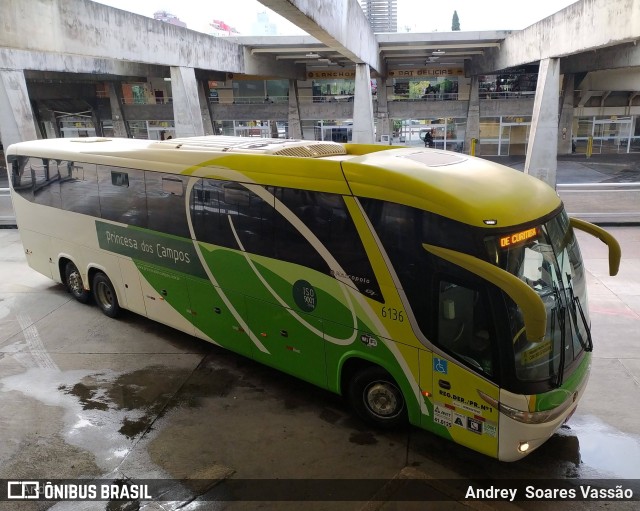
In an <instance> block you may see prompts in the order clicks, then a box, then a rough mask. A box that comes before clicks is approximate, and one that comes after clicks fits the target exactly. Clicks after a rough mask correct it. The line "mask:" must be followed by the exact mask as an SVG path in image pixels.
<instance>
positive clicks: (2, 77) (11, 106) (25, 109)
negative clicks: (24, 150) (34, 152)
mask: <svg viewBox="0 0 640 511" xmlns="http://www.w3.org/2000/svg"><path fill="white" fill-rule="evenodd" d="M0 137H2V145H3V146H4V148H5V149H6V148H7V147H8V146H9V145H11V144H15V143H16V142H23V141H25V140H35V139H37V138H38V132H37V130H36V123H35V117H34V115H33V111H32V110H31V103H30V102H29V92H28V91H27V82H26V80H25V78H24V72H23V71H22V70H10V69H2V70H0Z"/></svg>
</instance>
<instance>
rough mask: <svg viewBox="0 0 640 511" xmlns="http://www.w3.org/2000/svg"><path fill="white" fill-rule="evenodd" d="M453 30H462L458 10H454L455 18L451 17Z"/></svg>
mask: <svg viewBox="0 0 640 511" xmlns="http://www.w3.org/2000/svg"><path fill="white" fill-rule="evenodd" d="M451 30H460V19H459V18H458V11H453V18H452V19H451Z"/></svg>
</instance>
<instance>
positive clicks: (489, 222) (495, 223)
mask: <svg viewBox="0 0 640 511" xmlns="http://www.w3.org/2000/svg"><path fill="white" fill-rule="evenodd" d="M483 222H484V223H485V224H486V225H498V221H497V220H493V219H490V220H483Z"/></svg>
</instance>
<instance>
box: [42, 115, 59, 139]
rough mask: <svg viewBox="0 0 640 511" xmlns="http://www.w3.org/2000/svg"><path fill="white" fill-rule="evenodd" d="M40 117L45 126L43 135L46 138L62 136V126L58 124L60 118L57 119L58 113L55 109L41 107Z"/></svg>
mask: <svg viewBox="0 0 640 511" xmlns="http://www.w3.org/2000/svg"><path fill="white" fill-rule="evenodd" d="M40 118H41V119H42V125H43V126H44V133H43V135H44V136H45V137H46V138H62V133H61V132H60V126H58V119H56V114H55V112H54V111H53V110H51V109H49V108H41V109H40Z"/></svg>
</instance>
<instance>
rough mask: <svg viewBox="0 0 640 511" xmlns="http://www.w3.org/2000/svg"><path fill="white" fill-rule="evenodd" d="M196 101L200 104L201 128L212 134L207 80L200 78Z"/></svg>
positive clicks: (205, 132) (207, 133)
mask: <svg viewBox="0 0 640 511" xmlns="http://www.w3.org/2000/svg"><path fill="white" fill-rule="evenodd" d="M198 102H199V104H200V112H201V117H202V128H203V129H204V134H205V135H213V134H214V131H213V121H212V120H211V110H210V109H209V82H208V80H200V87H198Z"/></svg>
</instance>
